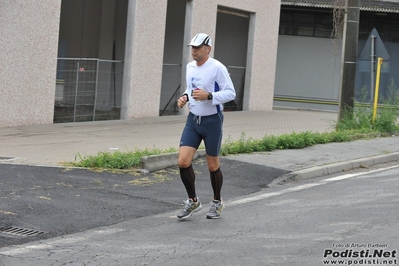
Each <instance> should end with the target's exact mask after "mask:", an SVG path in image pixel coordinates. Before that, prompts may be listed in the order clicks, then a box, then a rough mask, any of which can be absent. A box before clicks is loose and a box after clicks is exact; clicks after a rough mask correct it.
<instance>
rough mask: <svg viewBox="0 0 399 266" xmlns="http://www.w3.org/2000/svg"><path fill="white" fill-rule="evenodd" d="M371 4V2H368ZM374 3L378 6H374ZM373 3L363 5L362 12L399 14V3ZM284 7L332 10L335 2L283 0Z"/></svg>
mask: <svg viewBox="0 0 399 266" xmlns="http://www.w3.org/2000/svg"><path fill="white" fill-rule="evenodd" d="M368 2H371V1H368ZM372 2H375V3H376V4H374V5H373V3H372ZM372 2H371V3H367V4H362V5H361V7H360V10H361V11H372V12H381V13H399V3H395V4H392V2H389V3H387V5H384V3H383V1H372ZM281 5H282V6H298V7H315V8H328V9H332V8H334V7H335V5H334V1H323V0H322V1H318V2H317V1H293V0H291V1H290V0H281ZM395 5H396V6H395Z"/></svg>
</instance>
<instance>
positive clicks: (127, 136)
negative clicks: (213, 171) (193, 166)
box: [0, 110, 337, 166]
mask: <svg viewBox="0 0 399 266" xmlns="http://www.w3.org/2000/svg"><path fill="white" fill-rule="evenodd" d="M336 118H337V114H336V113H329V112H308V111H288V110H276V111H270V112H261V111H259V112H252V111H251V112H226V113H225V124H224V140H226V139H227V138H229V137H230V138H231V139H232V140H238V139H239V138H240V136H241V134H242V133H243V132H245V136H246V137H247V138H249V137H252V138H255V139H260V138H262V137H263V136H265V135H280V134H283V133H292V132H301V131H307V130H308V131H314V132H324V131H330V130H332V126H331V125H332V124H333V122H334V121H335V120H336ZM185 119H186V117H185V116H162V117H148V118H137V119H131V120H118V121H100V122H81V123H66V124H51V125H29V126H19V127H11V128H1V129H0V139H1V141H0V157H13V158H15V159H14V160H12V162H13V163H19V164H27V165H52V166H54V165H58V164H59V163H60V162H63V161H74V160H75V158H76V157H77V156H78V154H82V155H86V154H87V155H94V154H97V153H98V152H100V151H112V150H116V149H119V150H120V151H126V150H133V149H135V148H138V149H143V148H154V147H156V148H160V149H167V148H171V147H175V148H177V147H178V143H179V140H180V134H181V132H182V130H183V127H184V123H185ZM3 161H4V160H3Z"/></svg>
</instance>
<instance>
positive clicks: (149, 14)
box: [121, 0, 167, 119]
mask: <svg viewBox="0 0 399 266" xmlns="http://www.w3.org/2000/svg"><path fill="white" fill-rule="evenodd" d="M166 11H167V1H153V0H140V1H133V0H130V1H129V8H128V25H127V36H126V37H127V38H126V52H125V55H126V56H125V71H124V73H125V76H124V84H123V93H122V97H123V98H122V103H123V105H122V110H121V114H122V115H121V118H122V119H130V118H134V117H146V116H158V115H159V103H160V97H161V96H160V95H161V83H162V63H163V52H164V42H165V25H166ZM126 97H127V98H126Z"/></svg>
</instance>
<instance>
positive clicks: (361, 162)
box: [268, 152, 399, 187]
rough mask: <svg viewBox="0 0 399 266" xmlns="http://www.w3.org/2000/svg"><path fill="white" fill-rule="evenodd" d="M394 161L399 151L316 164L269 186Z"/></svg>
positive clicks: (281, 178)
mask: <svg viewBox="0 0 399 266" xmlns="http://www.w3.org/2000/svg"><path fill="white" fill-rule="evenodd" d="M392 161H399V152H393V153H389V154H383V155H377V156H372V157H368V158H361V159H356V160H351V161H345V162H338V163H333V164H328V165H323V166H316V167H311V168H307V169H302V170H298V171H293V172H291V173H288V174H286V175H283V176H281V177H279V178H277V179H275V180H273V181H272V182H271V183H270V184H269V185H268V187H276V186H279V185H283V184H285V183H288V182H298V181H301V180H306V179H310V178H315V177H319V176H323V175H330V174H335V173H338V172H342V171H348V170H353V169H356V168H367V167H369V166H372V165H375V164H379V163H387V162H392Z"/></svg>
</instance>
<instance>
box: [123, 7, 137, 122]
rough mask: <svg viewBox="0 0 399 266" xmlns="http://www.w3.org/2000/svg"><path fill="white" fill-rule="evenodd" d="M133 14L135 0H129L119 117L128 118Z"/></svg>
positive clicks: (131, 74) (134, 11)
mask: <svg viewBox="0 0 399 266" xmlns="http://www.w3.org/2000/svg"><path fill="white" fill-rule="evenodd" d="M135 16H136V0H129V4H128V10H127V25H126V46H125V60H124V69H123V86H122V99H121V119H129V104H130V84H131V81H132V76H133V73H132V68H133V38H134V20H135Z"/></svg>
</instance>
